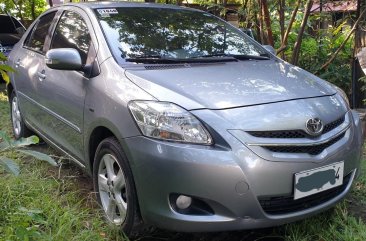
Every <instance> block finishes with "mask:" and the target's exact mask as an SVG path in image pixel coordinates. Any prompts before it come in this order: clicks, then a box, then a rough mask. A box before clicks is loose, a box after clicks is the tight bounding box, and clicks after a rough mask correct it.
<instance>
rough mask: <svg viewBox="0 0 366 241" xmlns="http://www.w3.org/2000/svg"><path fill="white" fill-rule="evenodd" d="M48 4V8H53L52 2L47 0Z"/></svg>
mask: <svg viewBox="0 0 366 241" xmlns="http://www.w3.org/2000/svg"><path fill="white" fill-rule="evenodd" d="M48 4H49V5H50V7H51V8H52V7H53V0H48Z"/></svg>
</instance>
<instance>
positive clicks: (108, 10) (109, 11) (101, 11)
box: [97, 8, 118, 16]
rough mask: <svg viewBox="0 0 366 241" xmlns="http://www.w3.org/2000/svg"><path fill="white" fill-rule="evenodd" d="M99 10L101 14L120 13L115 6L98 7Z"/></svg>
mask: <svg viewBox="0 0 366 241" xmlns="http://www.w3.org/2000/svg"><path fill="white" fill-rule="evenodd" d="M97 10H98V13H99V14H100V15H101V16H109V14H118V11H117V9H115V8H105V9H97Z"/></svg>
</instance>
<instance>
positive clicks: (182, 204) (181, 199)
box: [175, 195, 192, 209]
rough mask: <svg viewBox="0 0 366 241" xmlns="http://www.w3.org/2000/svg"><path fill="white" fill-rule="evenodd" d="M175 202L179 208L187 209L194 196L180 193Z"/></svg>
mask: <svg viewBox="0 0 366 241" xmlns="http://www.w3.org/2000/svg"><path fill="white" fill-rule="evenodd" d="M175 204H176V205H177V207H178V208H179V209H187V208H189V207H190V206H191V204H192V198H191V197H188V196H185V195H179V196H178V198H177V200H176V201H175Z"/></svg>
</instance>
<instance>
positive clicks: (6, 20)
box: [0, 15, 22, 33]
mask: <svg viewBox="0 0 366 241" xmlns="http://www.w3.org/2000/svg"><path fill="white" fill-rule="evenodd" d="M12 20H13V21H12ZM0 23H1V24H0V33H17V31H16V29H17V28H19V27H22V25H21V24H20V23H19V22H18V20H16V19H15V18H13V17H12V19H10V17H9V16H7V15H0Z"/></svg>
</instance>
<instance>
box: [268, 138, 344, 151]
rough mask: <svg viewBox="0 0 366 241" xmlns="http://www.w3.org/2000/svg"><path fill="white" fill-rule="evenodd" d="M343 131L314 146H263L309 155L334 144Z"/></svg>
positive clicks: (269, 148) (273, 149)
mask: <svg viewBox="0 0 366 241" xmlns="http://www.w3.org/2000/svg"><path fill="white" fill-rule="evenodd" d="M344 135H345V133H343V134H341V135H339V136H337V137H336V138H334V139H332V140H330V141H328V142H327V143H324V144H320V145H315V146H263V148H266V149H268V150H270V151H272V152H284V153H308V154H310V155H318V154H320V153H321V152H322V151H323V150H324V149H326V148H328V147H330V146H331V145H333V144H335V143H336V142H338V141H339V140H341V139H342V138H343V137H344Z"/></svg>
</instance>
